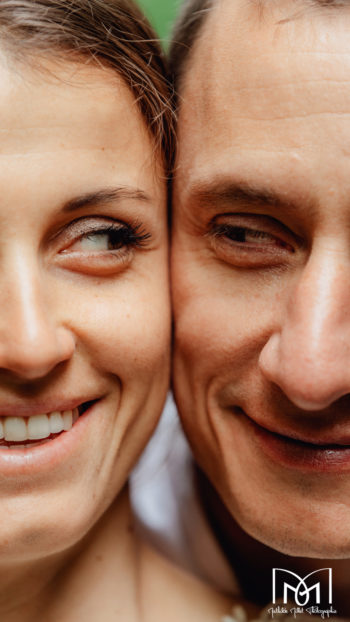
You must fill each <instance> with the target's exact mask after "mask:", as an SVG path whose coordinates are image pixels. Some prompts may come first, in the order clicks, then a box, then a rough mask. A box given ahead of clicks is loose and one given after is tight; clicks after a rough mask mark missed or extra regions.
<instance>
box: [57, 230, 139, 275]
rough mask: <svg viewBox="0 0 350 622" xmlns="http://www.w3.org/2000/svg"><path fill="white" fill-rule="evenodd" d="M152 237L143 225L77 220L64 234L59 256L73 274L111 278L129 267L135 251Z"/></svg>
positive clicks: (58, 258) (59, 259) (61, 238)
mask: <svg viewBox="0 0 350 622" xmlns="http://www.w3.org/2000/svg"><path fill="white" fill-rule="evenodd" d="M150 237H151V236H150V234H149V233H147V232H146V231H144V229H143V228H142V226H141V225H140V224H135V225H132V224H127V223H123V222H112V224H110V221H109V222H108V221H106V220H104V219H103V218H88V219H84V218H83V219H78V220H77V221H75V222H73V223H71V224H70V225H69V226H68V227H67V228H65V229H63V230H62V231H61V233H60V235H59V238H58V239H59V240H62V242H61V244H60V246H61V250H59V252H58V254H57V255H56V256H57V260H58V262H59V264H60V265H61V266H62V267H64V268H66V269H69V270H71V271H73V272H81V273H85V274H92V275H98V276H103V275H105V276H108V275H110V274H114V273H117V272H120V271H121V270H123V269H124V268H125V267H127V266H128V265H129V264H130V262H131V261H132V259H133V256H134V251H135V250H136V249H137V248H139V247H142V246H144V245H146V243H147V240H148V239H149V238H150Z"/></svg>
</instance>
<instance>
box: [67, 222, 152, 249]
mask: <svg viewBox="0 0 350 622" xmlns="http://www.w3.org/2000/svg"><path fill="white" fill-rule="evenodd" d="M98 235H101V236H102V235H108V236H110V237H112V236H120V238H121V239H119V240H118V241H116V242H115V243H116V244H117V242H119V244H120V246H119V247H118V248H116V249H111V250H108V251H106V252H111V251H112V250H120V249H121V248H122V247H126V248H135V247H137V248H140V247H142V246H144V245H145V243H146V242H147V240H149V239H150V237H151V235H150V233H147V232H145V231H144V230H143V229H142V226H141V224H136V225H127V224H125V223H123V224H122V225H120V224H111V225H109V226H108V227H107V226H106V227H97V228H96V229H91V230H89V231H87V232H86V233H83V234H81V235H80V237H79V240H83V239H84V238H89V237H90V236H98Z"/></svg>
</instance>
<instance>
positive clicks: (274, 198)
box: [188, 180, 315, 210]
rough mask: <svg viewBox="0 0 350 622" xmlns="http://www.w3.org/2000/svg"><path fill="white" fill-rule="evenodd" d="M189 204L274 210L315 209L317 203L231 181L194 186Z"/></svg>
mask: <svg viewBox="0 0 350 622" xmlns="http://www.w3.org/2000/svg"><path fill="white" fill-rule="evenodd" d="M188 201H189V202H195V203H198V204H201V205H203V206H208V207H209V208H210V207H211V206H213V207H215V206H218V205H230V204H235V203H241V204H245V205H248V206H252V207H254V206H256V207H261V205H268V206H270V207H274V208H284V209H286V208H287V209H288V210H290V209H297V208H298V207H299V209H300V206H301V205H303V207H305V205H306V206H307V208H308V209H314V206H315V203H314V201H313V200H311V199H310V198H309V197H303V198H302V200H296V199H295V198H292V197H290V196H287V194H284V193H281V192H278V191H276V190H274V189H273V188H269V187H267V186H264V185H254V184H251V183H248V182H246V181H244V182H233V181H231V180H229V181H227V180H219V181H213V182H209V183H206V182H204V183H203V182H201V183H199V184H196V185H194V186H193V187H192V188H191V190H190V192H189V198H188Z"/></svg>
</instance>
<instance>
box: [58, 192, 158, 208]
mask: <svg viewBox="0 0 350 622" xmlns="http://www.w3.org/2000/svg"><path fill="white" fill-rule="evenodd" d="M124 200H134V201H142V202H146V203H151V197H150V196H149V195H148V194H146V193H145V192H144V191H143V190H139V189H138V188H130V187H128V186H119V187H117V188H102V189H100V190H95V191H92V192H87V193H86V194H81V195H78V196H76V197H73V198H72V199H69V200H68V201H66V202H65V203H64V205H63V208H62V211H63V212H72V211H75V210H78V209H81V208H85V207H89V206H90V205H96V206H97V205H101V204H104V203H115V202H119V201H124Z"/></svg>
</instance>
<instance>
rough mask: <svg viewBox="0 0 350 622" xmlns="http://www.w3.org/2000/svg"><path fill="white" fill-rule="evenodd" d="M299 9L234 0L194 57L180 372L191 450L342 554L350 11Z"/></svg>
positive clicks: (348, 533) (347, 470) (179, 224)
mask: <svg viewBox="0 0 350 622" xmlns="http://www.w3.org/2000/svg"><path fill="white" fill-rule="evenodd" d="M278 4H281V5H282V4H283V9H282V10H281V9H280V8H278ZM299 11H300V6H296V4H295V3H294V2H290V3H289V2H285V3H274V5H273V6H271V4H270V5H269V7H268V9H266V11H265V12H264V14H263V15H259V14H258V12H257V9H256V7H255V8H254V6H253V7H252V6H248V4H247V3H246V2H235V3H232V2H230V1H229V0H224V1H223V2H221V3H219V5H218V7H217V8H215V10H214V11H213V13H212V14H211V15H210V16H209V17H208V19H207V22H206V24H205V26H204V29H203V31H202V34H201V37H200V40H199V42H198V43H197V45H196V48H195V51H194V55H193V58H192V59H191V61H190V63H189V66H188V70H187V74H186V77H185V80H184V84H183V86H182V91H181V96H182V102H183V103H182V105H181V109H180V119H179V145H180V146H179V155H178V163H177V177H176V181H175V196H174V237H173V256H172V266H173V283H174V305H175V320H176V348H175V366H174V374H175V378H174V387H175V395H176V400H177V403H178V406H179V410H180V414H181V416H182V420H183V423H184V426H185V430H186V432H187V435H188V437H189V439H190V442H191V445H192V447H193V450H194V453H195V457H196V459H197V460H198V462H199V464H200V465H201V467H202V468H203V470H204V471H205V472H206V473H207V475H208V476H209V478H210V479H211V481H212V482H213V484H214V485H215V487H216V488H217V489H218V491H219V493H220V495H221V497H222V499H223V500H224V502H225V504H226V505H227V507H228V508H229V510H230V511H231V513H232V515H233V516H234V518H235V519H236V520H237V521H238V523H239V524H240V525H241V526H242V527H243V528H244V529H245V530H246V531H247V532H248V533H249V534H250V535H252V536H253V537H255V538H257V539H258V540H261V541H262V542H264V543H265V544H268V545H269V546H272V547H273V548H276V549H278V550H281V551H283V552H285V553H289V554H292V555H306V556H311V557H326V556H332V557H346V556H349V554H350V528H349V524H350V310H349V309H350V39H349V28H350V14H349V12H347V11H346V10H343V9H342V10H337V9H334V10H333V12H332V14H330V13H329V12H328V11H326V12H324V11H322V10H321V9H320V10H319V11H318V12H316V11H315V12H311V13H310V11H309V12H306V13H305V12H304V14H302V15H301V16H300V14H299ZM296 13H298V15H299V17H298V18H297V19H293V20H292V21H289V22H287V23H277V22H279V20H282V19H284V18H287V17H290V16H295V14H296Z"/></svg>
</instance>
